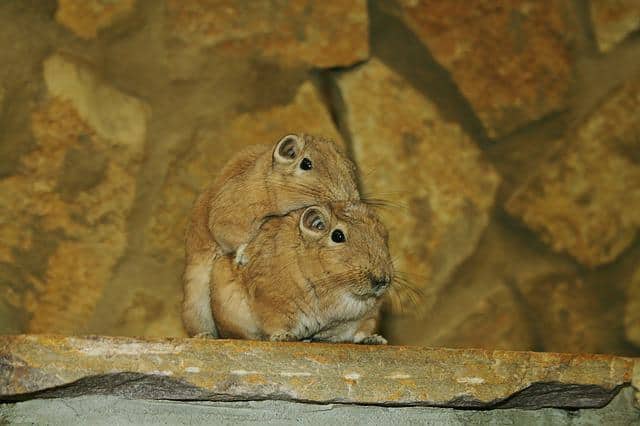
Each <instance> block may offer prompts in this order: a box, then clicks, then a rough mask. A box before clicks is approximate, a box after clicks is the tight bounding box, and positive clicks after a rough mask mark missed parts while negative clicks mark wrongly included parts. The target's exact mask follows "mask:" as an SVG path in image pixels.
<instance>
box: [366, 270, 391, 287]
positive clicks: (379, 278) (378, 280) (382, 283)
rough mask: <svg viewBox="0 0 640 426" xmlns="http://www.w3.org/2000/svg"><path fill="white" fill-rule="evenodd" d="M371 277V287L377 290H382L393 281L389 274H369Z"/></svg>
mask: <svg viewBox="0 0 640 426" xmlns="http://www.w3.org/2000/svg"><path fill="white" fill-rule="evenodd" d="M369 279H370V280H371V287H373V289H374V290H375V291H380V290H383V289H385V288H387V287H388V286H389V284H390V283H391V277H390V276H389V275H386V274H385V275H373V274H369Z"/></svg>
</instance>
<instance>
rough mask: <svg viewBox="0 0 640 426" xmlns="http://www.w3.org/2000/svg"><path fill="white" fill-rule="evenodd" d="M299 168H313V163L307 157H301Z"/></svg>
mask: <svg viewBox="0 0 640 426" xmlns="http://www.w3.org/2000/svg"><path fill="white" fill-rule="evenodd" d="M300 168H301V169H302V170H311V169H312V168H313V163H312V162H311V160H309V159H308V158H303V159H302V161H301V162H300Z"/></svg>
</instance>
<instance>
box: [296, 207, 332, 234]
mask: <svg viewBox="0 0 640 426" xmlns="http://www.w3.org/2000/svg"><path fill="white" fill-rule="evenodd" d="M329 225H330V224H329V213H328V212H327V211H326V210H325V209H324V208H322V207H319V206H311V207H307V209H306V210H305V211H304V212H303V213H302V216H300V224H299V226H300V231H302V233H303V234H306V235H310V236H314V237H318V236H320V235H323V234H324V233H326V232H327V230H328V229H329Z"/></svg>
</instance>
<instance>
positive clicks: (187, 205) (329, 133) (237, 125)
mask: <svg viewBox="0 0 640 426" xmlns="http://www.w3.org/2000/svg"><path fill="white" fill-rule="evenodd" d="M298 131H304V132H307V133H312V134H319V135H324V136H326V137H329V138H332V139H333V140H335V141H336V142H338V143H341V144H342V143H343V142H342V139H341V137H340V135H339V134H338V131H337V130H336V128H335V126H334V125H333V122H332V121H331V116H330V115H329V111H328V110H327V109H326V108H325V106H324V104H323V102H322V99H321V96H320V94H319V93H318V91H317V89H316V88H315V87H314V85H313V84H312V83H311V82H308V81H307V82H305V83H303V84H302V85H301V86H300V87H299V89H298V91H297V94H296V96H295V98H294V99H293V100H292V101H291V102H290V103H288V104H286V105H281V106H275V107H272V108H270V109H266V110H261V111H256V112H247V113H240V114H230V115H229V116H228V117H226V119H223V120H221V122H216V123H212V124H210V125H208V126H205V127H203V128H201V129H199V131H198V132H197V134H196V135H195V136H194V141H193V143H192V144H191V147H190V149H189V150H188V151H186V152H185V153H183V154H182V155H181V156H179V157H178V159H177V160H176V161H175V163H174V164H172V166H171V167H170V169H169V172H168V174H167V178H166V181H165V184H164V185H163V189H162V192H161V195H160V199H159V200H158V202H157V204H156V207H155V209H154V212H153V214H152V216H151V220H150V222H149V227H148V228H147V231H146V235H147V238H146V241H147V246H148V250H149V252H150V253H152V254H153V255H154V256H159V257H161V258H163V259H164V260H168V261H171V262H182V259H183V258H184V232H185V229H186V225H187V222H188V220H189V214H190V211H191V207H192V206H193V202H194V200H195V199H196V197H197V195H198V194H199V193H200V192H201V191H202V190H204V188H205V187H206V186H207V185H208V184H210V183H211V182H212V181H213V180H214V179H215V177H216V174H217V172H218V171H219V170H220V169H221V168H222V167H223V166H224V165H225V164H226V162H227V161H228V160H229V159H230V158H231V157H232V156H233V155H234V154H235V153H237V152H238V151H240V150H242V149H243V148H245V147H247V146H249V145H253V144H258V143H261V144H268V145H270V144H275V143H276V141H278V140H279V139H280V138H281V137H282V136H284V135H286V134H287V133H292V132H298Z"/></svg>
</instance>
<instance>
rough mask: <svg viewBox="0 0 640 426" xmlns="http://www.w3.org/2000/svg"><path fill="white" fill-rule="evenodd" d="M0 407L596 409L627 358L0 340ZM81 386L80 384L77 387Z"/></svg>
mask: <svg viewBox="0 0 640 426" xmlns="http://www.w3.org/2000/svg"><path fill="white" fill-rule="evenodd" d="M0 359H2V360H3V370H2V371H3V374H2V375H0V398H2V399H3V400H7V399H9V398H12V397H14V398H15V397H20V396H21V394H26V393H30V392H38V393H37V394H31V395H24V397H22V398H43V397H49V398H51V397H60V396H67V397H72V396H80V395H86V394H96V393H98V394H102V395H104V394H112V395H121V396H126V397H128V398H137V399H171V400H183V401H184V400H213V401H216V400H217V401H227V400H263V399H279V400H290V401H305V402H320V403H331V402H339V403H343V404H344V403H357V404H380V405H422V406H424V405H435V406H444V407H476V408H477V407H487V408H489V407H493V408H496V407H500V408H509V407H526V408H539V407H564V408H585V407H602V406H604V405H605V404H606V403H608V402H609V401H610V400H611V398H613V396H614V395H615V394H616V393H617V392H618V391H619V390H620V387H626V386H629V383H630V382H631V380H632V377H633V373H634V368H635V366H636V365H637V363H638V362H639V361H638V360H637V359H633V358H623V357H617V356H610V355H585V354H582V355H568V354H554V353H535V352H508V351H485V350H474V349H466V350H455V349H431V348H415V347H403V346H400V347H394V346H389V347H372V346H366V345H336V344H322V343H313V344H308V343H269V342H251V341H233V340H218V341H211V340H202V339H171V340H169V339H164V340H162V339H154V340H146V341H142V340H136V339H128V338H117V337H90V338H78V337H59V336H46V335H44V336H0ZM82 379H84V380H82Z"/></svg>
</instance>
